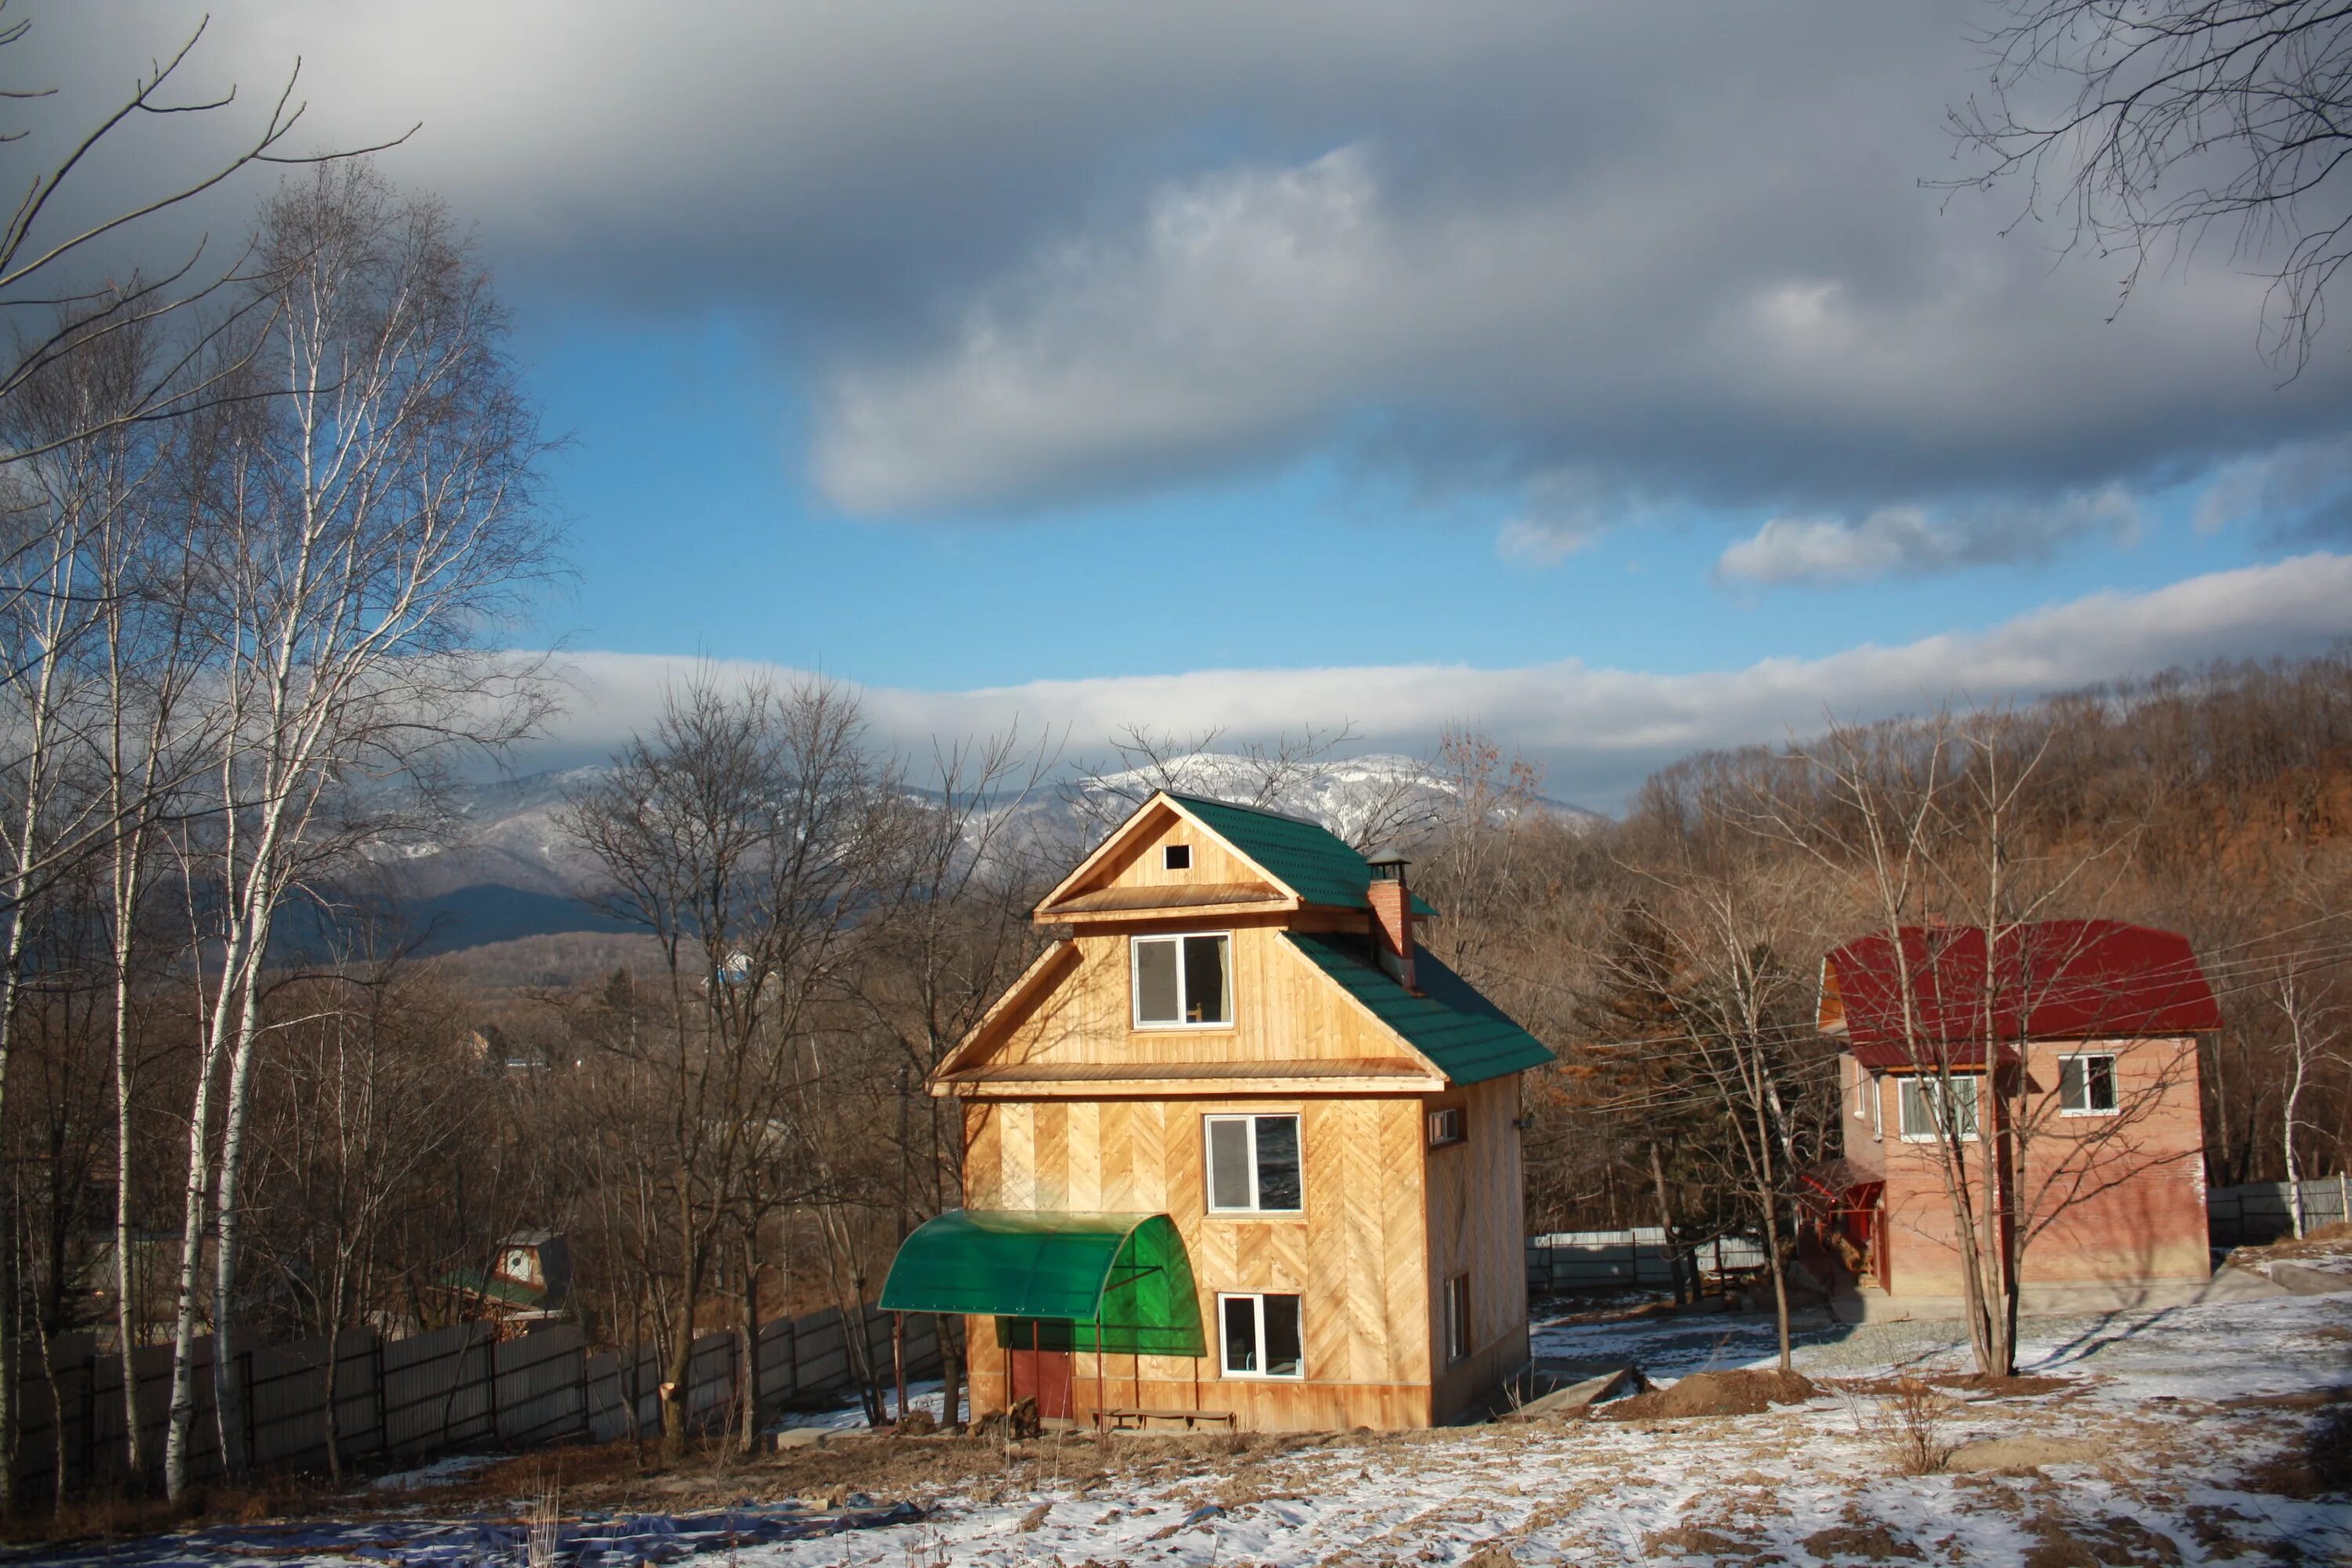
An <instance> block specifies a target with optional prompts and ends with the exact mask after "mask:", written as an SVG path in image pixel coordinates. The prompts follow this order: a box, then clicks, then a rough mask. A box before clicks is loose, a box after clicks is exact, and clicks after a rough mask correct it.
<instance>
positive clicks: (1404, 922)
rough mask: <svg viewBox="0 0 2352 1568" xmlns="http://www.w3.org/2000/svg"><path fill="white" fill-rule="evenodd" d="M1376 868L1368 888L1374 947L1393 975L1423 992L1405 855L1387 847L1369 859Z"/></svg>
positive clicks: (1373, 868) (1382, 966)
mask: <svg viewBox="0 0 2352 1568" xmlns="http://www.w3.org/2000/svg"><path fill="white" fill-rule="evenodd" d="M1365 864H1367V865H1369V866H1370V868H1372V885H1371V887H1370V888H1369V889H1366V893H1367V896H1368V897H1369V898H1370V900H1371V904H1372V948H1373V951H1374V952H1376V953H1377V954H1378V955H1379V957H1380V961H1381V968H1382V969H1384V970H1386V971H1387V972H1388V973H1389V975H1390V977H1391V978H1392V979H1393V980H1395V981H1396V983H1397V984H1400V985H1402V986H1403V987H1404V988H1405V989H1406V990H1408V991H1410V992H1412V994H1414V995H1416V996H1418V995H1419V994H1421V987H1420V986H1419V985H1417V984H1414V983H1413V977H1412V888H1411V887H1410V886H1409V885H1408V884H1407V883H1406V881H1405V875H1404V868H1405V865H1406V861H1405V858H1404V857H1403V856H1402V855H1400V854H1398V853H1397V852H1396V851H1395V850H1393V849H1384V850H1382V851H1381V853H1379V854H1378V855H1375V856H1373V857H1371V858H1370V859H1369V860H1367V861H1366V862H1365Z"/></svg>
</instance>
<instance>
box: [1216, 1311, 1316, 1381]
mask: <svg viewBox="0 0 2352 1568" xmlns="http://www.w3.org/2000/svg"><path fill="white" fill-rule="evenodd" d="M1217 1338H1218V1340H1219V1342H1220V1343H1219V1351H1220V1352H1221V1355H1220V1361H1219V1364H1220V1365H1222V1366H1223V1368H1224V1372H1225V1375H1226V1376H1227V1377H1291V1378H1297V1377H1305V1376H1306V1375H1307V1352H1306V1344H1307V1341H1306V1336H1305V1335H1303V1334H1302V1333H1301V1332H1300V1331H1299V1321H1298V1298H1297V1297H1296V1296H1278V1295H1273V1294H1269V1293H1258V1294H1252V1295H1233V1296H1228V1295H1220V1296H1218V1298H1217Z"/></svg>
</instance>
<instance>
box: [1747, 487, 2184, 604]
mask: <svg viewBox="0 0 2352 1568" xmlns="http://www.w3.org/2000/svg"><path fill="white" fill-rule="evenodd" d="M2140 521H2141V509H2140V503H2139V502H2138V500H2136V499H2135V498H2133V497H2132V496H2130V495H2129V494H2127V493H2126V492H2125V491H2124V490H2123V489H2122V488H2121V487H2119V486H2113V485H2110V486H2107V487H2105V488H2104V489H2099V490H2097V491H2095V492H2093V493H2090V494H2087V495H2072V496H2067V497H2065V498H2063V499H2062V500H2059V501H2057V502H2056V503H2055V504H2053V505H2049V506H2020V505H2011V506H1994V507H1985V506H1979V507H1975V508H1962V509H1956V510H1951V511H1948V512H1947V513H1944V514H1942V515H1939V516H1931V515H1930V513H1929V512H1928V510H1927V508H1925V507H1921V506H1893V507H1882V508H1880V509H1879V510H1876V511H1874V512H1871V513H1869V514H1868V515H1866V516H1864V517H1863V518H1861V519H1859V520H1857V521H1846V520H1845V519H1843V518H1821V517H1813V518H1797V517H1776V518H1773V519H1772V520H1770V521H1768V522H1766V523H1765V524H1764V526H1763V527H1761V528H1759V529H1758V530H1757V531H1755V532H1754V533H1752V534H1750V535H1749V536H1748V537H1747V538H1746V539H1742V540H1737V541H1735V542H1732V543H1731V544H1730V545H1728V546H1727V547H1726V548H1725V550H1724V552H1723V554H1722V555H1721V556H1720V557H1718V558H1717V562H1716V574H1717V576H1719V577H1723V578H1727V579H1731V580H1736V581H1740V582H1748V583H1840V582H1857V581H1861V580H1864V579H1867V578H1873V577H1889V576H1897V575H1906V574H1922V573H1927V572H1937V571H1945V570H1948V569H1950V568H1952V567H1956V566H1980V565H1989V564H1993V563H2001V562H2013V561H2038V560H2044V559H2047V558H2048V557H2049V556H2051V555H2053V554H2054V553H2056V552H2058V551H2059V550H2060V549H2062V548H2063V547H2064V546H2065V545H2067V544H2069V543H2071V542H2074V541H2075V540H2078V539H2083V538H2085V537H2090V536H2095V535H2103V536H2105V537H2107V538H2110V539H2113V540H2115V541H2116V542H2119V543H2131V542H2135V541H2137V538H2138V536H2139V529H2140Z"/></svg>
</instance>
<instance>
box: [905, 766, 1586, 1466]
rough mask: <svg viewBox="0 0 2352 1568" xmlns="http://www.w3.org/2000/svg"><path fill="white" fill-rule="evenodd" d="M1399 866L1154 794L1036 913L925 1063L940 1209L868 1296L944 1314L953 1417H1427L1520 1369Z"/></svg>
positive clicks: (1477, 1122) (1308, 833)
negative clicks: (955, 1345) (1034, 1411)
mask: <svg viewBox="0 0 2352 1568" xmlns="http://www.w3.org/2000/svg"><path fill="white" fill-rule="evenodd" d="M1405 870H1406V867H1405V863H1404V862H1403V861H1402V859H1400V858H1395V857H1392V856H1390V857H1374V858H1370V859H1367V858H1365V857H1363V856H1361V855H1360V854H1358V853H1357V852H1356V851H1355V850H1353V849H1351V848H1349V847H1348V846H1347V845H1346V844H1345V843H1344V842H1342V841H1341V840H1340V839H1339V838H1337V837H1334V836H1332V835H1331V834H1330V833H1328V832H1327V831H1325V830H1324V829H1323V828H1322V827H1320V826H1317V825H1316V824H1314V823H1311V822H1307V821H1303V820H1301V819H1299V818H1297V817H1292V816H1285V815H1282V814H1280V813H1276V812H1270V811H1262V810H1255V809H1252V808H1249V807H1245V806H1239V805H1231V804H1228V803H1225V802H1222V801H1213V800H1206V799H1202V798H1199V797H1196V796H1192V795H1173V794H1168V793H1164V792H1163V793H1161V794H1158V795H1153V796H1152V798H1151V799H1150V800H1149V801H1147V802H1145V803H1144V804H1143V805H1142V806H1140V807H1139V809H1138V810H1137V811H1136V812H1135V814H1134V815H1133V816H1130V817H1129V819H1128V820H1127V821H1126V822H1125V823H1124V824H1122V825H1121V826H1119V827H1118V829H1117V830H1116V831H1115V832H1113V833H1112V834H1111V835H1110V837H1108V839H1107V840H1105V841H1104V843H1103V844H1102V846H1101V847H1099V848H1097V850H1095V852H1094V853H1093V854H1091V855H1089V856H1087V858H1086V859H1085V860H1084V861H1083V862H1081V863H1080V864H1079V865H1078V867H1077V868H1076V869H1075V870H1073V871H1072V872H1071V873H1070V874H1069V875H1068V876H1067V877H1066V878H1065V879H1063V880H1062V882H1061V884H1060V885H1059V886H1058V887H1056V888H1055V889H1054V890H1053V891H1052V892H1051V893H1050V894H1048V895H1047V896H1046V897H1045V900H1044V901H1043V902H1042V903H1040V904H1039V905H1038V906H1037V910H1036V913H1035V918H1036V920H1037V921H1038V922H1039V923H1040V924H1041V925H1045V926H1047V927H1058V928H1063V930H1065V931H1066V934H1064V935H1061V936H1060V937H1059V938H1058V940H1056V941H1055V942H1053V944H1052V945H1051V946H1050V947H1048V948H1047V950H1046V951H1045V953H1044V954H1043V955H1042V956H1040V957H1039V959H1038V960H1037V962H1036V963H1034V964H1033V965H1032V966H1031V967H1030V968H1029V970H1028V972H1027V973H1024V975H1023V976H1022V977H1021V978H1020V979H1019V980H1018V981H1017V982H1015V983H1014V984H1013V987H1012V988H1011V989H1010V990H1009V991H1007V992H1006V993H1005V994H1004V995H1003V997H1002V998H1001V999H1000V1000H999V1001H998V1002H997V1004H996V1005H995V1006H994V1007H993V1008H992V1010H991V1011H990V1012H989V1014H988V1015H987V1016H986V1017H985V1018H983V1019H982V1022H981V1024H980V1025H979V1026H978V1027H977V1028H975V1029H974V1030H973V1031H972V1033H971V1036H970V1037H968V1038H967V1039H965V1040H964V1041H963V1042H962V1043H961V1045H960V1046H959V1047H957V1048H956V1050H955V1051H954V1052H953V1053H952V1054H951V1055H950V1057H949V1058H948V1059H947V1060H946V1061H945V1062H943V1063H942V1064H941V1065H940V1069H939V1071H938V1073H937V1074H936V1075H935V1076H934V1078H933V1080H932V1082H931V1086H930V1088H931V1092H932V1093H934V1094H936V1095H941V1096H952V1097H954V1098H955V1099H957V1100H960V1101H961V1103H962V1106H963V1127H964V1205H965V1206H964V1207H963V1208H962V1209H961V1210H959V1211H957V1212H955V1213H951V1214H949V1215H942V1216H941V1217H940V1218H939V1219H936V1220H933V1221H931V1222H930V1223H929V1224H928V1225H925V1226H922V1227H920V1228H919V1229H918V1230H917V1231H916V1232H915V1233H914V1234H913V1235H912V1236H910V1237H908V1240H907V1242H906V1243H905V1245H904V1246H903V1247H901V1248H900V1251H899V1254H898V1259H897V1261H896V1262H895V1263H894V1265H893V1267H892V1268H891V1272H890V1277H889V1279H888V1282H887V1285H886V1287H885V1289H884V1292H883V1298H882V1305H883V1306H884V1307H885V1308H887V1309H891V1310H900V1311H924V1312H947V1313H961V1314H964V1315H965V1316H966V1318H967V1328H968V1330H969V1337H968V1341H967V1342H968V1344H969V1346H970V1356H969V1359H970V1364H971V1388H972V1405H973V1408H974V1409H975V1410H985V1409H991V1408H1004V1407H1007V1406H1009V1405H1011V1404H1012V1403H1013V1402H1014V1401H1015V1400H1018V1399H1020V1398H1023V1397H1034V1398H1035V1399H1036V1400H1037V1402H1038V1405H1039V1407H1040V1410H1041V1412H1042V1413H1043V1414H1044V1415H1046V1416H1048V1417H1055V1416H1061V1417H1066V1418H1069V1419H1072V1420H1076V1421H1079V1422H1085V1421H1088V1420H1099V1421H1101V1422H1104V1423H1106V1424H1110V1423H1118V1424H1128V1425H1144V1424H1148V1423H1150V1422H1152V1421H1155V1420H1162V1419H1170V1418H1174V1417H1177V1416H1183V1417H1186V1418H1188V1419H1192V1420H1199V1419H1202V1418H1207V1419H1212V1420H1223V1419H1224V1418H1227V1417H1230V1418H1231V1419H1232V1420H1233V1421H1234V1423H1235V1424H1236V1425H1238V1426H1241V1427H1244V1428H1245V1429H1256V1430H1297V1429H1307V1428H1321V1427H1344V1426H1375V1427H1406V1426H1429V1425H1431V1424H1433V1423H1436V1422H1442V1421H1444V1420H1446V1419H1448V1418H1450V1417H1453V1416H1454V1415H1459V1414H1461V1413H1463V1412H1465V1411H1466V1410H1468V1409H1471V1408H1472V1407H1474V1406H1475V1405H1477V1404H1479V1403H1480V1402H1481V1401H1482V1400H1483V1399H1484V1398H1485V1397H1486V1395H1487V1394H1490V1393H1491V1392H1492V1391H1493V1390H1494V1389H1495V1387H1496V1385H1497V1384H1500V1383H1501V1382H1502V1381H1503V1380H1504V1379H1505V1378H1507V1377H1508V1376H1509V1375H1510V1374H1511V1373H1514V1372H1516V1371H1517V1370H1518V1369H1519V1368H1520V1367H1521V1366H1523V1365H1524V1364H1525V1363H1526V1362H1527V1359H1528V1326H1527V1286H1526V1276H1525V1263H1524V1254H1523V1247H1524V1237H1523V1234H1522V1231H1523V1226H1522V1222H1521V1196H1520V1173H1519V1129H1518V1121H1519V1113H1520V1112H1519V1075H1520V1074H1521V1073H1523V1072H1525V1071H1526V1070H1527V1069H1528V1068H1532V1067H1536V1066H1538V1065H1540V1064H1541V1063H1543V1062H1546V1061H1549V1060H1550V1059H1551V1058H1550V1053H1549V1052H1548V1051H1547V1050H1545V1048H1544V1047H1542V1046H1541V1045H1540V1044H1538V1042H1537V1041H1536V1040H1535V1039H1534V1038H1533V1037H1531V1036H1529V1035H1528V1033H1527V1031H1525V1030H1524V1029H1522V1028H1520V1027H1519V1026H1517V1024H1515V1023H1513V1022H1512V1021H1511V1020H1510V1019H1509V1018H1508V1017H1507V1016H1505V1015H1504V1014H1503V1012H1502V1011H1501V1010H1500V1009H1499V1008H1497V1007H1496V1006H1495V1005H1493V1004H1492V1003H1490V1002H1488V1001H1487V1000H1486V998H1485V997H1484V996H1481V995H1480V994H1478V993H1477V992H1476V991H1475V990H1474V989H1473V988H1472V987H1471V986H1470V985H1469V984H1466V983H1465V982H1464V981H1463V980H1462V978H1461V977H1460V976H1458V975H1456V974H1454V973H1453V972H1452V971H1451V970H1449V969H1447V968H1446V967H1445V966H1444V964H1442V963H1439V962H1438V961H1437V960H1436V959H1435V958H1434V957H1433V956H1432V955H1431V954H1429V953H1428V952H1425V951H1423V950H1422V949H1421V948H1420V947H1419V945H1418V944H1417V943H1416V942H1415V940H1414V927H1415V925H1416V923H1417V922H1418V921H1423V920H1426V919H1429V918H1432V917H1433V916H1434V914H1435V913H1436V911H1434V910H1432V909H1431V908H1430V907H1429V906H1428V905H1427V904H1426V903H1424V902H1423V901H1422V900H1419V899H1418V898H1416V897H1414V896H1413V894H1412V891H1411V889H1410V888H1409V887H1408V885H1407V880H1406V877H1405Z"/></svg>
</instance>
